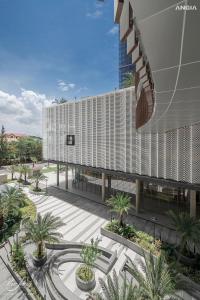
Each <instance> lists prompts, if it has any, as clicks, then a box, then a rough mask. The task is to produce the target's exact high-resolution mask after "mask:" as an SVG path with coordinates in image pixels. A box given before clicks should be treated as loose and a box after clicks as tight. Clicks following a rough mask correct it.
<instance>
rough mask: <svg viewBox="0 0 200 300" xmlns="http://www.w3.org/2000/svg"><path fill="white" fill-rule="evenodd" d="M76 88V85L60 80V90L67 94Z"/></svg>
mask: <svg viewBox="0 0 200 300" xmlns="http://www.w3.org/2000/svg"><path fill="white" fill-rule="evenodd" d="M75 86H76V85H75V83H67V82H65V81H63V80H58V88H59V90H61V91H63V92H67V91H69V90H70V89H73V88H75Z"/></svg>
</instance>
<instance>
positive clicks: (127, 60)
mask: <svg viewBox="0 0 200 300" xmlns="http://www.w3.org/2000/svg"><path fill="white" fill-rule="evenodd" d="M134 70H135V66H134V64H132V57H131V55H127V44H126V42H119V88H120V89H122V88H124V80H125V79H126V74H127V73H130V72H134Z"/></svg>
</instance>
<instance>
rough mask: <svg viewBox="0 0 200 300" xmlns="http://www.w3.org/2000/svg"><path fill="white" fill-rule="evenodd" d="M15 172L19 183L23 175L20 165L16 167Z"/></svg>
mask: <svg viewBox="0 0 200 300" xmlns="http://www.w3.org/2000/svg"><path fill="white" fill-rule="evenodd" d="M17 172H18V173H19V179H18V181H19V182H21V181H22V175H23V166H22V165H18V166H17Z"/></svg>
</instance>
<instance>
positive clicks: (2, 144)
mask: <svg viewBox="0 0 200 300" xmlns="http://www.w3.org/2000/svg"><path fill="white" fill-rule="evenodd" d="M7 148H8V143H7V138H6V134H5V128H4V126H3V125H2V127H1V133H0V165H3V163H4V162H5V160H6V159H7V156H8V153H7Z"/></svg>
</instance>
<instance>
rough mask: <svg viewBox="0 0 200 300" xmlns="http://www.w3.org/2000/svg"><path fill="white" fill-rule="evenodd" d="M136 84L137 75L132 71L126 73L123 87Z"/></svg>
mask: <svg viewBox="0 0 200 300" xmlns="http://www.w3.org/2000/svg"><path fill="white" fill-rule="evenodd" d="M133 85H135V75H134V74H133V73H131V72H128V73H126V74H125V79H124V81H123V87H124V88H127V87H130V86H133Z"/></svg>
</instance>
